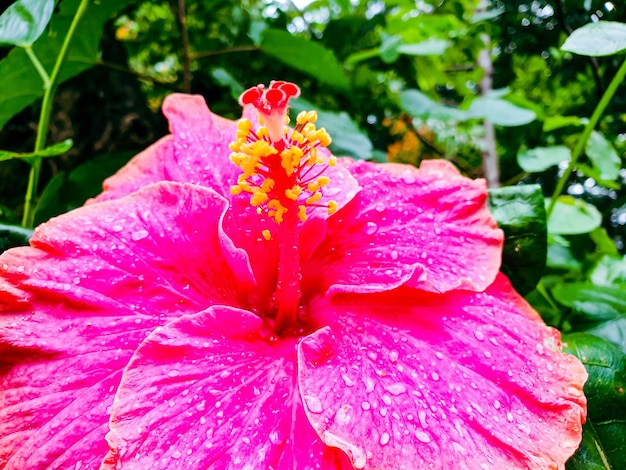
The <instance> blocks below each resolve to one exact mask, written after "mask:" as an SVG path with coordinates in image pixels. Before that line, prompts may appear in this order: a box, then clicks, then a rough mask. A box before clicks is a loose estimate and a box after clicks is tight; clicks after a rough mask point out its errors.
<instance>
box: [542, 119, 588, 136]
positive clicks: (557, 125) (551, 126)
mask: <svg viewBox="0 0 626 470" xmlns="http://www.w3.org/2000/svg"><path fill="white" fill-rule="evenodd" d="M584 121H586V119H581V118H579V117H578V116H549V117H547V118H546V119H545V120H544V121H543V131H544V132H551V131H554V130H556V129H561V128H562V127H567V126H582V125H584V124H585V122H584Z"/></svg>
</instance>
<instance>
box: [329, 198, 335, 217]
mask: <svg viewBox="0 0 626 470" xmlns="http://www.w3.org/2000/svg"><path fill="white" fill-rule="evenodd" d="M335 212H337V201H328V215H333V214H334V213H335Z"/></svg>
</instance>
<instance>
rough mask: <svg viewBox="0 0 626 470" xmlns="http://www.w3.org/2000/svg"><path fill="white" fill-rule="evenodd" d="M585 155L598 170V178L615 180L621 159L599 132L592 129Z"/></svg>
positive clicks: (620, 165)
mask: <svg viewBox="0 0 626 470" xmlns="http://www.w3.org/2000/svg"><path fill="white" fill-rule="evenodd" d="M586 152H587V156H588V157H589V159H590V160H591V162H592V163H593V166H594V168H595V169H596V170H598V172H599V174H600V178H601V179H603V180H615V179H617V177H618V176H619V170H620V168H621V167H622V159H621V158H619V155H618V154H617V152H616V151H615V149H614V148H613V146H612V145H611V144H610V143H609V141H608V140H606V139H605V138H604V136H603V135H602V134H600V133H599V132H596V131H593V132H592V133H591V136H590V137H589V140H588V141H587V147H586Z"/></svg>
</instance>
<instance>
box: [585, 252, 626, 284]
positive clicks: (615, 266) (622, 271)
mask: <svg viewBox="0 0 626 470" xmlns="http://www.w3.org/2000/svg"><path fill="white" fill-rule="evenodd" d="M590 279H591V282H593V283H594V284H595V285H597V286H614V287H620V286H621V287H624V288H626V256H623V257H621V258H619V257H614V256H603V257H602V258H601V259H600V261H598V264H597V265H596V266H595V267H594V268H593V270H592V271H591V275H590Z"/></svg>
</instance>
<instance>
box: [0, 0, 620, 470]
mask: <svg viewBox="0 0 626 470" xmlns="http://www.w3.org/2000/svg"><path fill="white" fill-rule="evenodd" d="M5 9H6V8H5ZM82 9H84V11H83V10H82ZM22 20H23V22H25V23H24V24H26V25H27V27H26V29H23V28H22V29H20V27H19V25H20V24H22V23H19V21H22ZM625 21H626V7H624V5H623V4H622V2H610V1H604V0H602V1H598V0H585V1H579V0H551V1H548V0H532V1H529V0H507V1H499V0H491V1H479V0H416V1H414V0H411V1H409V0H388V1H377V0H371V1H366V0H361V1H359V0H314V1H309V2H306V1H297V2H296V1H288V0H283V1H269V0H265V1H256V0H239V1H234V2H231V1H222V0H169V1H167V0H163V1H139V0H130V1H129V0H106V1H96V0H92V1H87V0H62V1H57V2H54V0H20V1H19V2H16V3H15V4H14V5H12V6H11V7H9V8H8V9H6V11H5V12H4V14H3V15H2V16H1V17H0V90H2V92H1V93H0V149H2V150H0V249H5V248H8V247H9V246H14V245H17V244H24V243H26V242H27V239H28V237H29V234H30V227H31V226H32V225H37V224H39V223H41V222H44V221H46V220H48V219H49V218H50V217H53V216H55V215H58V214H60V213H62V212H65V211H68V210H71V209H72V208H75V207H77V206H79V205H82V204H83V203H84V201H85V200H86V199H88V198H89V197H93V196H94V195H96V194H97V193H98V192H99V191H100V189H101V183H102V180H103V179H104V178H105V177H107V176H108V175H110V174H112V173H114V172H115V171H116V170H117V169H118V168H120V167H121V166H122V165H123V164H124V163H125V162H127V161H128V160H129V159H130V158H131V157H132V155H134V154H136V153H137V152H138V151H140V150H141V149H143V148H145V147H146V146H147V145H148V144H150V143H151V142H153V141H155V140H156V139H157V138H158V137H160V136H161V135H164V134H165V133H167V124H166V122H165V120H164V119H163V117H162V116H161V114H160V111H159V107H160V104H161V102H162V100H163V98H164V97H165V96H166V95H167V94H169V93H171V92H174V91H179V92H191V93H198V94H202V95H203V96H204V97H205V99H206V100H207V103H208V104H209V106H210V107H211V109H212V110H213V111H214V112H216V113H218V114H221V115H224V116H226V117H230V118H233V119H235V118H237V117H238V116H239V115H240V107H239V105H238V104H237V97H238V96H239V94H240V93H241V92H242V91H243V90H244V89H245V88H247V87H249V86H251V85H255V84H258V83H268V82H269V81H270V80H272V79H282V80H289V81H293V82H296V83H298V84H300V86H301V88H302V90H303V98H300V99H298V100H296V101H295V102H294V103H293V106H292V108H293V111H295V112H297V111H300V110H302V109H311V108H314V109H317V110H318V111H319V116H320V119H319V120H320V123H321V124H322V125H324V126H326V127H327V128H328V129H329V131H330V132H331V135H332V136H333V139H334V140H333V147H332V149H333V151H334V152H335V153H337V154H339V155H350V156H353V157H355V158H365V159H372V160H377V161H396V162H404V163H409V164H413V165H419V163H420V161H422V160H423V159H429V158H446V159H449V160H451V161H452V162H454V163H455V164H456V165H457V166H458V167H459V168H460V169H461V171H463V172H464V173H465V174H467V175H469V176H472V177H479V176H485V177H486V178H487V180H488V182H489V183H490V186H491V187H492V190H491V193H490V206H491V209H492V211H493V213H494V215H495V216H496V218H497V220H498V221H499V223H500V225H501V227H502V228H503V229H504V230H505V233H506V236H507V240H506V246H505V251H504V254H503V271H504V272H505V273H506V274H507V275H509V276H510V277H511V279H512V280H513V282H514V285H515V286H516V288H517V289H518V290H519V291H520V292H521V293H522V294H524V295H526V296H527V299H528V300H529V302H531V304H533V306H534V307H535V308H536V309H537V310H538V311H539V312H540V313H541V315H542V316H543V318H544V320H545V321H546V322H547V323H549V324H551V325H553V326H555V327H557V328H559V329H560V330H561V331H562V332H563V333H565V334H566V335H565V336H564V340H565V341H566V342H567V344H568V348H569V351H570V352H571V353H572V354H576V355H577V356H578V357H579V358H581V360H582V361H583V363H584V364H585V365H586V367H587V369H588V372H589V374H590V380H589V382H588V384H587V386H586V393H587V396H588V399H589V421H588V424H586V425H585V428H584V432H585V434H584V439H583V445H582V446H581V449H580V451H579V453H578V454H577V455H576V456H575V457H574V458H573V459H572V460H571V461H570V463H569V464H568V468H570V469H579V468H580V469H582V468H585V469H591V468H593V469H596V468H598V469H611V468H612V469H617V468H621V467H620V465H623V462H626V446H624V444H623V443H624V442H625V436H626V406H624V405H625V403H624V400H625V396H624V382H625V381H626V356H625V352H626V296H625V295H624V292H626V259H625V258H624V254H625V253H626V189H625V186H626V170H625V169H624V152H625V151H626V130H625V129H626V126H625V124H626V113H625V109H626V108H625V105H626V86H625V85H624V84H622V81H623V74H624V73H626V68H624V52H625V51H626V25H624V24H623V23H624V22H625ZM608 22H611V23H608ZM583 26H584V27H583ZM74 27H75V29H73V28H74ZM2 44H4V46H2ZM64 44H65V45H66V46H68V47H67V49H64V47H65V46H64ZM33 57H34V59H33ZM59 58H61V59H59ZM37 62H40V63H39V65H37ZM57 66H58V67H57ZM57 68H58V70H57ZM620 74H621V75H620ZM46 77H47V78H48V82H46ZM605 105H606V106H605ZM46 116H48V117H46ZM38 130H39V132H38ZM35 169H36V171H34V170H35ZM34 173H37V177H36V178H35V179H34V180H33V174H34ZM29 178H30V181H31V184H30V186H29ZM33 181H34V182H33ZM499 186H503V188H501V189H498V187H499ZM29 187H32V191H31V192H32V196H33V198H32V211H31V210H30V209H28V208H26V209H25V197H24V195H25V194H26V193H27V192H28V188H29ZM555 192H556V193H557V194H554V197H553V198H552V200H551V201H550V202H547V203H546V202H544V197H546V198H549V197H550V196H552V195H553V193H555ZM561 193H563V195H562V196H560V197H558V198H557V196H559V194H561ZM544 204H546V206H547V212H548V215H549V218H548V221H547V224H546V210H545V206H544ZM26 206H28V204H27V205H26ZM25 212H26V213H29V212H32V213H31V214H30V215H31V218H32V222H31V221H29V220H28V219H29V217H26V216H24V213H25ZM20 225H21V226H20Z"/></svg>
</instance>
